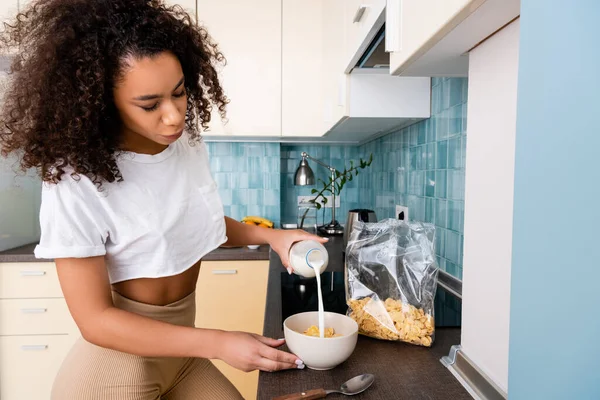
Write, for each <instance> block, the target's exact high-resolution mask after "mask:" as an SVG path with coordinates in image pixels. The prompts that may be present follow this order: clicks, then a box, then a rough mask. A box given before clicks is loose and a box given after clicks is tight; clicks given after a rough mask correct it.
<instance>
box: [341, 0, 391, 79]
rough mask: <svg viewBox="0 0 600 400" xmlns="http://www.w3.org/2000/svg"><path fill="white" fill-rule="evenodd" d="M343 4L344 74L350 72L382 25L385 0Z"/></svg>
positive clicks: (353, 1)
mask: <svg viewBox="0 0 600 400" xmlns="http://www.w3.org/2000/svg"><path fill="white" fill-rule="evenodd" d="M344 3H345V7H344V35H345V37H346V72H350V70H351V69H352V68H353V67H354V65H356V63H357V62H358V60H359V59H360V57H361V56H362V54H363V53H364V51H365V50H366V48H367V46H368V45H369V44H370V43H371V40H372V39H373V38H374V37H375V35H376V34H377V31H378V30H379V28H380V27H381V26H382V25H383V22H384V17H385V16H384V11H385V7H386V0H349V1H346V2H344Z"/></svg>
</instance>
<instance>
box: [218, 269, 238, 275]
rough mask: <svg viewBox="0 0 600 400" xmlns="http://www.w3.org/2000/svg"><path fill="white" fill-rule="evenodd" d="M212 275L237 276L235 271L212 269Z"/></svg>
mask: <svg viewBox="0 0 600 400" xmlns="http://www.w3.org/2000/svg"><path fill="white" fill-rule="evenodd" d="M212 273H213V275H235V274H237V269H213V270H212Z"/></svg>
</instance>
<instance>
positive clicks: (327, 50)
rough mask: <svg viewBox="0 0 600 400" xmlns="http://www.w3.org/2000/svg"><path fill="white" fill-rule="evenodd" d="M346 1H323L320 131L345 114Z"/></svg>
mask: <svg viewBox="0 0 600 400" xmlns="http://www.w3.org/2000/svg"><path fill="white" fill-rule="evenodd" d="M346 1H347V0H328V1H324V2H323V16H324V18H323V21H322V23H323V54H324V56H323V70H322V72H321V73H322V75H323V103H324V104H323V107H324V118H323V132H327V131H329V130H330V129H331V128H332V127H333V126H334V125H335V124H337V122H338V121H339V120H340V119H341V118H343V117H344V115H347V112H346V85H347V78H348V75H346V74H345V73H344V69H345V68H346V63H347V62H348V59H347V54H348V53H347V51H346V49H347V46H348V45H347V40H348V38H347V36H346V35H345V32H344V29H345V25H346V15H345V9H346V6H347V4H346Z"/></svg>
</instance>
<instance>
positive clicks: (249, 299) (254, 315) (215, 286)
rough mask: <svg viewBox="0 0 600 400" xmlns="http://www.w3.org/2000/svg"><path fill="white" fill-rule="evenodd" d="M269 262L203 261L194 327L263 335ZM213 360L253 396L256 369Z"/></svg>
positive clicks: (256, 384)
mask: <svg viewBox="0 0 600 400" xmlns="http://www.w3.org/2000/svg"><path fill="white" fill-rule="evenodd" d="M268 271H269V261H266V260H265V261H203V262H202V264H201V266H200V275H199V278H198V285H197V288H196V326H197V327H200V328H207V329H223V330H227V331H244V332H251V333H256V334H262V331H263V325H264V315H265V305H266V298H267V280H268ZM213 363H214V364H215V366H216V367H217V368H219V370H220V371H221V372H222V373H223V374H224V375H225V376H226V377H227V378H228V379H229V380H230V381H231V382H232V383H233V384H234V385H235V386H236V387H237V389H238V390H239V391H240V393H241V394H242V396H243V397H244V398H245V399H246V400H250V399H255V398H256V393H257V389H258V371H253V372H250V373H246V372H242V371H239V370H237V369H235V368H233V367H231V366H229V365H227V364H225V363H224V362H222V361H220V360H214V361H213Z"/></svg>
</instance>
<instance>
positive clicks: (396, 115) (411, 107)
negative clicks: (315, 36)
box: [321, 0, 431, 143]
mask: <svg viewBox="0 0 600 400" xmlns="http://www.w3.org/2000/svg"><path fill="white" fill-rule="evenodd" d="M324 3H326V5H324V7H323V15H324V16H326V17H324V19H323V26H324V27H323V52H324V56H323V70H322V72H321V73H322V74H323V76H324V79H323V88H322V93H323V102H324V105H323V106H324V109H325V114H324V125H323V129H324V131H325V132H327V133H326V134H325V137H324V139H326V140H328V141H332V142H348V143H361V142H364V141H366V140H370V139H372V138H373V137H374V136H377V135H379V134H383V133H385V132H389V131H391V130H393V129H399V128H401V127H403V126H406V125H409V124H412V123H414V122H416V121H418V120H420V119H424V118H428V117H429V116H430V115H431V114H430V108H431V107H430V99H431V94H430V93H431V86H430V85H431V83H430V79H429V78H398V77H393V76H390V75H389V74H388V71H387V70H386V69H369V70H368V71H362V70H361V71H359V70H354V71H352V73H349V74H346V73H344V68H345V67H346V66H347V63H348V49H349V48H351V47H352V46H353V45H352V44H351V43H350V44H349V43H348V42H353V43H354V44H356V43H357V42H356V40H358V39H356V37H349V36H348V35H347V33H346V32H347V29H348V28H347V27H348V18H349V13H348V10H349V8H348V7H349V4H351V3H352V2H347V1H344V0H330V1H327V2H324ZM361 4H364V3H361ZM377 4H379V3H374V4H373V5H372V6H371V8H369V9H368V10H367V11H368V12H370V13H373V12H375V11H377V12H379V13H380V14H381V12H380V11H381V10H380V9H379V8H376V7H375V6H377ZM357 7H358V6H357ZM354 11H356V9H354ZM367 11H365V14H364V15H363V18H365V20H364V21H367V20H368V18H367ZM371 17H372V18H374V16H373V15H372V14H371ZM350 21H351V20H350ZM366 29H367V28H366V27H365V26H363V31H362V33H361V35H363V34H364V35H366V34H367V32H366ZM356 32H358V30H357V31H356ZM356 32H355V35H358V33H356ZM361 37H362V36H361Z"/></svg>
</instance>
